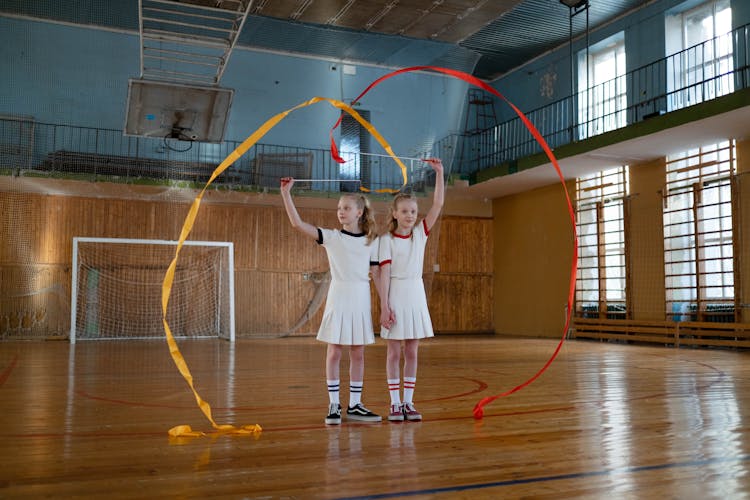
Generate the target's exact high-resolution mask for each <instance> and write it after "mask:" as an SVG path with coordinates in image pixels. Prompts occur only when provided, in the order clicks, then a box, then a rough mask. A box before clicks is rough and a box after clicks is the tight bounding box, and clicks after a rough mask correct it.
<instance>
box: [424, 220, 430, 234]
mask: <svg viewBox="0 0 750 500" xmlns="http://www.w3.org/2000/svg"><path fill="white" fill-rule="evenodd" d="M422 225H423V226H424V234H425V236H429V235H430V230H429V229H428V228H427V219H422Z"/></svg>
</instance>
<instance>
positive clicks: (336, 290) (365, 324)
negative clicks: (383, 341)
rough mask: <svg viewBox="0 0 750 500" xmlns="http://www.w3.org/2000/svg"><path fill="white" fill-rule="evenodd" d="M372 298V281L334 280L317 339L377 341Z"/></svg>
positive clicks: (347, 342) (359, 342)
mask: <svg viewBox="0 0 750 500" xmlns="http://www.w3.org/2000/svg"><path fill="white" fill-rule="evenodd" d="M370 301H371V298H370V282H369V281H361V282H359V281H358V282H352V281H348V282H343V283H342V282H336V281H331V286H330V288H329V289H328V297H327V298H326V307H325V310H324V311H323V320H322V321H321V322H320V328H319V329H318V336H317V337H316V338H317V339H318V340H320V341H321V342H327V343H329V344H340V345H367V344H372V343H374V342H375V333H374V331H373V328H372V309H371V305H370Z"/></svg>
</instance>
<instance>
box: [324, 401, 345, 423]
mask: <svg viewBox="0 0 750 500" xmlns="http://www.w3.org/2000/svg"><path fill="white" fill-rule="evenodd" d="M340 423H341V405H340V404H337V403H331V404H330V405H328V416H327V417H326V424H328V425H339V424H340Z"/></svg>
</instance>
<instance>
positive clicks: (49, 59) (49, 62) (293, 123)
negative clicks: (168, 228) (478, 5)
mask: <svg viewBox="0 0 750 500" xmlns="http://www.w3.org/2000/svg"><path fill="white" fill-rule="evenodd" d="M0 40H2V43H0V74H2V75H4V77H3V79H2V80H1V81H0V114H2V115H20V116H32V117H34V119H36V120H37V121H39V122H45V123H56V124H69V125H79V126H87V127H99V128H111V129H122V127H123V124H124V121H125V113H126V100H127V88H128V79H129V78H137V77H138V76H139V69H140V66H139V65H140V63H139V46H140V40H139V37H138V33H137V32H123V31H113V30H106V29H100V28H93V27H87V26H80V25H78V26H77V25H69V24H58V23H53V22H47V21H37V20H29V19H20V18H12V17H0ZM334 66H335V70H334V69H333V68H334ZM389 71H390V70H388V69H383V68H376V67H367V66H356V74H354V75H349V74H344V72H343V66H342V65H341V64H340V63H338V62H335V61H326V60H321V59H309V58H301V57H292V56H287V55H281V54H272V53H267V52H258V51H252V50H249V49H245V48H238V49H235V51H234V52H233V54H232V57H231V59H230V61H229V64H228V67H227V70H226V72H225V74H224V77H223V79H222V82H221V85H222V86H223V87H228V88H232V89H234V91H235V93H234V99H233V105H232V109H231V112H230V117H229V121H228V126H227V130H226V133H225V139H229V140H242V139H244V138H245V137H246V136H248V135H249V134H250V133H251V132H253V131H254V130H255V129H256V128H257V127H258V126H260V125H261V124H262V123H263V122H264V121H266V120H267V119H269V118H271V117H272V116H274V115H275V114H277V113H279V112H281V111H284V110H286V109H289V108H291V107H293V106H295V105H297V104H299V103H301V102H303V101H306V100H308V99H309V98H311V97H314V96H322V97H330V98H334V99H343V100H345V101H348V100H351V99H353V98H354V97H356V96H357V95H358V94H359V93H360V92H361V91H362V90H364V89H365V88H366V87H367V85H369V84H370V83H371V82H372V81H373V80H375V79H377V78H379V77H381V76H383V75H385V74H386V73H388V72H389ZM466 88H467V84H465V83H464V82H463V81H460V80H456V79H453V78H450V77H446V76H443V75H437V74H427V73H409V74H404V75H399V76H397V77H394V78H392V79H390V80H387V81H386V82H384V83H383V84H381V85H380V86H378V87H376V88H375V89H374V90H373V91H371V92H370V93H369V94H368V95H367V96H366V97H365V98H364V99H363V100H362V102H361V104H360V106H359V108H360V109H366V110H369V111H370V112H371V121H372V123H373V125H375V127H376V128H377V129H378V130H379V131H380V132H381V133H382V134H383V135H384V136H385V138H386V139H387V140H388V141H389V142H390V143H391V145H392V146H393V149H394V151H395V153H396V154H397V155H400V156H412V155H415V154H418V153H421V152H422V151H423V149H424V145H425V144H428V145H430V144H431V143H432V142H434V141H435V140H438V139H441V138H443V137H445V136H447V135H449V134H451V133H456V132H459V131H460V129H461V128H462V127H463V123H462V113H463V110H464V107H465V99H466ZM337 117H338V110H337V109H334V108H333V107H331V106H330V105H328V104H324V103H319V104H316V105H314V106H311V107H309V108H305V109H302V110H299V111H296V112H295V113H292V114H291V115H289V117H288V118H286V119H285V120H284V121H283V122H282V123H281V124H279V125H278V126H277V127H276V128H274V129H273V130H272V131H271V132H270V133H269V134H268V135H267V136H266V137H264V138H263V139H262V140H261V142H263V143H267V144H279V145H290V146H299V147H308V148H327V147H328V140H329V139H328V133H329V130H330V128H331V126H332V125H333V124H334V123H335V121H336V118H337ZM381 151H382V150H381V149H380V148H379V146H378V145H377V143H375V142H373V152H376V153H379V152H381Z"/></svg>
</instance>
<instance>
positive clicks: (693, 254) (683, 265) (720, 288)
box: [664, 142, 736, 322]
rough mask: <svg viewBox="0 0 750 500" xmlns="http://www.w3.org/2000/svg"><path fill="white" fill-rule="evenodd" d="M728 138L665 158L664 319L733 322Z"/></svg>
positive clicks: (733, 167)
mask: <svg viewBox="0 0 750 500" xmlns="http://www.w3.org/2000/svg"><path fill="white" fill-rule="evenodd" d="M735 158H736V156H735V145H734V143H733V142H724V143H721V144H716V145H711V146H706V147H703V148H699V149H694V150H690V151H687V152H685V153H683V154H679V155H675V156H670V157H668V158H667V182H666V192H665V197H664V206H665V208H664V263H665V273H664V274H665V280H666V281H665V290H666V303H667V318H668V319H672V320H675V321H682V320H693V321H730V322H731V321H734V318H735V313H734V311H735V310H736V308H735V303H734V301H735V298H734V269H735V264H734V249H733V245H732V234H733V230H732V224H733V221H732V185H733V183H734V174H735V172H736V160H735Z"/></svg>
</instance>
